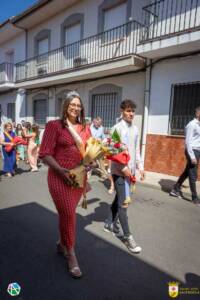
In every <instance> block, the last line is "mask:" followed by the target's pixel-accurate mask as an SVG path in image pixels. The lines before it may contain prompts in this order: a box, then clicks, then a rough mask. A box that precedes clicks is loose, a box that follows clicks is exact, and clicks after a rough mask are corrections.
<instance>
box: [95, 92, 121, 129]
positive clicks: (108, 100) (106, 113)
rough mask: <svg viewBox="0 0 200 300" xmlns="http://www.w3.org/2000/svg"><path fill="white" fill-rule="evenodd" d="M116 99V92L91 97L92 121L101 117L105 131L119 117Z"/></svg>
mask: <svg viewBox="0 0 200 300" xmlns="http://www.w3.org/2000/svg"><path fill="white" fill-rule="evenodd" d="M118 98H119V97H118V93H116V92H113V93H106V94H96V95H92V109H91V116H92V119H93V118H96V117H101V118H102V120H103V127H104V128H105V129H106V130H107V129H110V128H111V127H112V126H113V125H114V124H115V123H116V119H117V118H118V117H119V103H118Z"/></svg>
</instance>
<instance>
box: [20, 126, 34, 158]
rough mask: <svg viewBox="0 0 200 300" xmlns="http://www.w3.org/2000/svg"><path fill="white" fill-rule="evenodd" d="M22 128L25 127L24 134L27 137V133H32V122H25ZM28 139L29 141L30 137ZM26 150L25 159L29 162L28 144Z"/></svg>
mask: <svg viewBox="0 0 200 300" xmlns="http://www.w3.org/2000/svg"><path fill="white" fill-rule="evenodd" d="M22 129H23V132H22V136H23V137H24V138H25V136H26V135H29V134H31V133H32V129H31V123H30V122H23V125H22ZM26 140H27V143H28V138H27V139H26ZM24 151H25V161H26V163H27V164H29V161H28V146H24Z"/></svg>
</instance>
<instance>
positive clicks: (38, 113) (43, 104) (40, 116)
mask: <svg viewBox="0 0 200 300" xmlns="http://www.w3.org/2000/svg"><path fill="white" fill-rule="evenodd" d="M33 115H34V121H35V123H37V124H40V125H44V124H45V123H46V117H47V100H46V99H40V100H34V106H33Z"/></svg>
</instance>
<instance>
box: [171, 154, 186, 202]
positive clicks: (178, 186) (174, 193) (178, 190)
mask: <svg viewBox="0 0 200 300" xmlns="http://www.w3.org/2000/svg"><path fill="white" fill-rule="evenodd" d="M185 156H186V159H187V163H186V166H185V169H184V171H183V173H182V174H181V175H180V176H179V178H178V180H177V182H176V183H175V185H174V186H173V188H172V190H171V191H170V196H174V197H178V198H182V197H183V195H182V192H181V186H182V184H183V182H184V181H185V180H186V179H187V177H188V176H189V174H188V164H189V157H188V154H187V152H185Z"/></svg>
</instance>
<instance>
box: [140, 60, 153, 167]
mask: <svg viewBox="0 0 200 300" xmlns="http://www.w3.org/2000/svg"><path fill="white" fill-rule="evenodd" d="M147 65H148V67H147V69H146V73H145V90H144V117H143V127H142V149H141V158H142V161H143V162H144V159H145V151H146V140H147V132H148V117H149V104H150V89H151V68H152V67H151V60H150V59H147Z"/></svg>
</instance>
